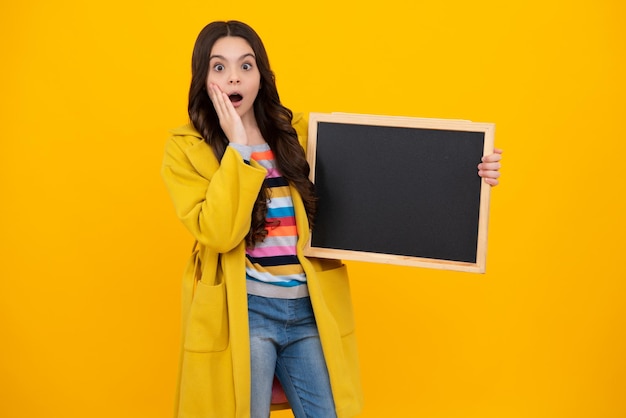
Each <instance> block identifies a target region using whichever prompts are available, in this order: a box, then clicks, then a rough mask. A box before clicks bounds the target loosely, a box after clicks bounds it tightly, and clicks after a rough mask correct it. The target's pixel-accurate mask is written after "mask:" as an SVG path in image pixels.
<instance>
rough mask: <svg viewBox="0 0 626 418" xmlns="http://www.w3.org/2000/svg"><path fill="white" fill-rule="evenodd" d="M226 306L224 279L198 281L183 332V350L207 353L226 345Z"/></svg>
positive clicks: (223, 347)
mask: <svg viewBox="0 0 626 418" xmlns="http://www.w3.org/2000/svg"><path fill="white" fill-rule="evenodd" d="M228 337H229V332H228V310H227V307H226V288H225V286H224V283H223V282H222V283H219V284H217V285H208V284H206V283H203V282H202V281H198V282H197V285H196V290H195V293H194V296H193V301H192V302H191V309H190V311H189V317H188V320H187V329H186V332H185V351H191V352H196V353H208V352H215V351H223V350H225V349H226V348H227V347H228Z"/></svg>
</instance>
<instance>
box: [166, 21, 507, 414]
mask: <svg viewBox="0 0 626 418" xmlns="http://www.w3.org/2000/svg"><path fill="white" fill-rule="evenodd" d="M188 110H189V117H190V120H191V123H190V124H188V125H186V126H183V127H181V128H178V129H176V130H174V131H173V132H172V136H171V138H170V139H169V141H168V142H167V145H166V152H165V157H164V162H163V168H162V175H163V178H164V180H165V183H166V185H167V188H168V191H169V193H170V195H171V197H172V200H173V202H174V206H175V209H176V213H177V215H178V217H179V218H180V219H181V220H182V222H183V223H184V225H185V226H186V227H187V228H188V229H189V231H190V232H191V233H192V235H193V236H194V237H195V239H196V240H197V243H198V246H197V249H196V251H195V252H194V255H193V257H192V259H191V260H190V262H189V264H188V266H187V270H186V273H185V279H184V283H185V284H184V288H183V350H182V358H181V367H180V376H179V388H178V389H179V390H178V397H177V407H176V408H177V416H178V417H179V418H192V417H193V418H209V417H216V418H231V417H238V418H239V417H240V418H245V417H252V418H257V417H258V418H267V417H268V416H269V411H270V400H271V394H272V382H273V379H274V376H277V377H278V379H279V380H280V383H281V385H282V386H283V388H284V391H285V393H286V395H287V398H288V400H289V403H290V406H291V408H292V410H293V413H294V414H295V416H296V417H298V418H299V417H312V418H332V417H340V418H343V417H352V416H355V415H357V414H358V413H359V412H360V411H361V408H362V391H361V384H360V378H359V369H358V359H357V352H356V340H355V335H354V320H353V316H352V305H351V300H350V292H349V285H348V278H347V274H346V268H345V266H344V265H342V263H341V262H340V261H338V260H325V259H314V258H306V257H304V256H303V255H302V248H303V246H304V244H305V243H306V241H307V240H308V237H309V231H310V228H311V227H312V226H313V220H314V217H315V211H316V197H315V194H314V188H313V185H312V183H311V182H310V180H309V178H308V174H309V166H308V164H307V161H306V158H305V154H304V149H303V146H304V144H305V142H306V133H307V126H306V120H305V119H304V118H303V117H302V116H301V115H295V116H294V115H293V114H292V112H291V111H290V110H289V109H287V108H286V107H284V106H283V105H282V104H281V102H280V99H279V95H278V92H277V89H276V84H275V80H274V74H273V73H272V71H271V69H270V66H269V60H268V57H267V54H266V52H265V48H264V46H263V43H262V41H261V39H260V38H259V36H258V35H257V34H256V33H255V31H254V30H253V29H252V28H250V27H249V26H247V25H246V24H244V23H241V22H237V21H228V22H213V23H210V24H209V25H207V26H206V27H205V28H204V29H203V30H202V31H201V32H200V34H199V36H198V39H197V41H196V44H195V47H194V51H193V57H192V81H191V88H190V91H189V106H188ZM499 160H500V152H499V151H497V152H496V153H495V154H493V155H491V156H488V157H485V158H484V159H483V162H482V163H481V164H480V165H479V171H478V174H479V175H480V176H481V177H483V178H484V179H485V181H486V182H488V183H489V184H492V185H495V184H497V182H498V180H497V179H498V176H499V171H498V170H499V168H500V163H499Z"/></svg>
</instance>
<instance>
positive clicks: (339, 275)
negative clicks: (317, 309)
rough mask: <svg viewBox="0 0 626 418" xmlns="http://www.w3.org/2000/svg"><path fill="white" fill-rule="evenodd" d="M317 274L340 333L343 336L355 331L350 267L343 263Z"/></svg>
mask: <svg viewBox="0 0 626 418" xmlns="http://www.w3.org/2000/svg"><path fill="white" fill-rule="evenodd" d="M316 275H317V278H318V280H319V283H320V288H321V289H322V293H323V294H324V300H325V301H326V305H327V306H328V310H329V311H330V313H331V315H332V316H333V318H335V322H337V326H338V327H339V333H340V334H341V336H342V337H343V336H346V335H349V334H351V333H353V332H354V328H355V326H354V312H353V309H352V296H351V294H350V281H349V279H348V268H347V267H346V265H345V264H342V265H341V266H340V267H336V268H333V269H331V270H323V271H317V272H316Z"/></svg>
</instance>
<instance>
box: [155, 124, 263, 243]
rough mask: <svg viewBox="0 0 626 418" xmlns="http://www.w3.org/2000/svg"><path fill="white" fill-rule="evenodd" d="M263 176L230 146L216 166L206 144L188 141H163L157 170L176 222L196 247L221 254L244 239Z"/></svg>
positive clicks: (261, 170)
mask: <svg viewBox="0 0 626 418" xmlns="http://www.w3.org/2000/svg"><path fill="white" fill-rule="evenodd" d="M265 174H266V170H265V169H264V168H263V167H261V166H259V165H258V164H256V163H255V162H254V161H252V162H251V164H246V163H245V162H244V161H243V159H242V158H241V155H240V154H239V153H238V152H237V151H236V150H234V149H232V148H231V147H227V149H226V152H225V153H224V157H223V158H222V161H221V162H220V163H218V162H217V159H216V158H215V156H214V155H213V152H212V150H211V149H210V147H209V146H207V144H206V143H205V142H204V141H202V140H200V139H198V138H193V137H188V136H183V137H181V136H173V137H171V138H170V139H169V140H168V141H167V143H166V147H165V155H164V157H163V164H162V168H161V175H162V177H163V180H164V182H165V185H166V187H167V190H168V192H169V194H170V197H171V199H172V201H173V203H174V209H175V211H176V215H177V216H178V218H179V219H180V220H181V221H182V223H183V224H184V225H185V227H186V228H187V229H188V230H189V231H190V232H191V234H192V235H193V236H194V237H195V239H197V240H198V242H200V243H201V244H203V245H205V246H206V247H207V248H210V249H212V250H214V251H216V252H219V253H226V252H228V251H230V250H232V249H233V248H235V247H236V246H238V245H239V244H240V243H241V242H242V240H243V239H244V238H245V236H246V235H247V234H248V231H249V230H250V218H251V213H252V208H253V206H254V202H255V201H256V197H257V195H258V193H259V190H260V188H261V185H262V183H263V180H264V179H265Z"/></svg>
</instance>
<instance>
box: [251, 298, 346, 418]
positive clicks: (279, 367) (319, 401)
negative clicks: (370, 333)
mask: <svg viewBox="0 0 626 418" xmlns="http://www.w3.org/2000/svg"><path fill="white" fill-rule="evenodd" d="M248 318H249V321H250V353H251V359H250V363H251V378H252V387H251V391H252V392H251V394H252V398H251V404H250V405H251V408H250V409H251V411H250V412H251V415H250V416H251V418H267V417H269V410H270V400H271V397H272V382H273V380H274V374H276V376H277V377H278V380H279V381H280V383H281V385H282V386H283V389H284V390H285V394H286V395H287V399H288V400H289V404H290V405H291V408H292V410H293V413H294V415H295V416H296V418H333V417H336V414H335V403H334V401H333V394H332V391H331V388H330V380H329V378H328V370H327V368H326V361H325V360H324V354H323V352H322V346H321V344H320V338H319V334H318V332H317V325H316V323H315V316H314V315H313V308H312V306H311V300H310V299H309V298H308V297H304V298H298V299H275V298H266V297H262V296H254V295H248Z"/></svg>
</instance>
